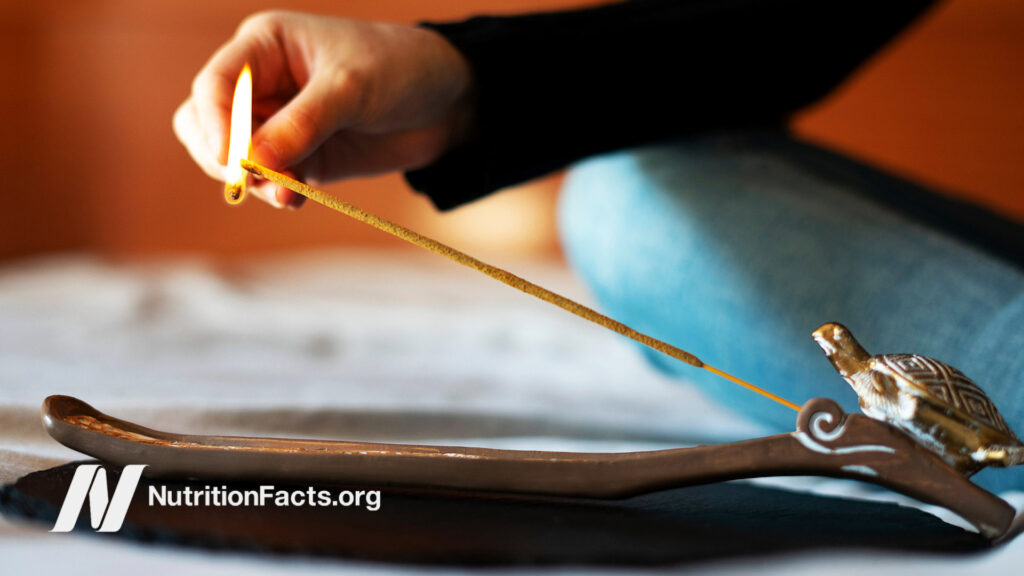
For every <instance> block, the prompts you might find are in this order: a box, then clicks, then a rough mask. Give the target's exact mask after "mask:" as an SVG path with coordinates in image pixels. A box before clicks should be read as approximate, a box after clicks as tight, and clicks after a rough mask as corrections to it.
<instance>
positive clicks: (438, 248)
mask: <svg viewBox="0 0 1024 576" xmlns="http://www.w3.org/2000/svg"><path fill="white" fill-rule="evenodd" d="M242 168H245V169H246V170H248V171H249V172H251V173H252V174H254V175H256V176H259V177H260V178H263V179H265V180H270V181H271V182H274V183H275V184H279V185H281V186H284V187H285V188H287V189H289V190H292V191H293V192H296V193H298V194H302V195H303V196H305V197H307V198H309V199H311V200H313V201H314V202H317V203H319V204H323V205H324V206H326V207H328V208H330V209H332V210H335V211H337V212H341V213H342V214H344V215H346V216H349V217H350V218H353V219H355V220H358V221H360V222H362V223H364V224H368V225H370V226H373V227H374V228H376V229H378V230H380V231H382V232H387V233H388V234H391V235H392V236H395V237H397V238H401V239H402V240H405V241H406V242H409V243H411V244H415V245H416V246H419V247H420V248H425V249H427V250H430V251H431V252H434V253H435V254H439V255H441V256H444V257H445V258H447V259H449V260H451V261H452V262H456V263H458V264H462V265H463V266H467V267H469V268H472V269H474V270H476V271H478V272H482V273H484V274H486V275H488V276H490V277H491V278H494V279H495V280H497V281H499V282H501V283H502V284H505V285H508V286H511V287H513V288H515V289H516V290H519V291H521V292H525V293H526V294H529V295H530V296H533V297H535V298H539V299H541V300H544V301H545V302H548V303H551V304H554V305H555V306H558V307H559V308H561V309H563V310H565V311H567V312H571V313H572V314H575V315H576V316H579V317H580V318H583V319H584V320H589V321H590V322H593V323H594V324H597V325H599V326H603V327H605V328H607V329H609V330H611V331H613V332H616V333H618V334H621V335H623V336H625V337H626V338H629V339H631V340H634V341H636V342H639V343H640V344H643V345H644V346H647V347H649V348H653V349H654V350H657V351H658V352H661V353H662V354H665V355H667V356H671V357H672V358H675V359H676V360H679V361H680V362H684V363H686V364H689V365H690V366H693V367H695V368H703V369H705V370H707V371H709V372H711V373H712V374H716V375H718V376H721V377H723V378H725V379H727V380H729V381H731V382H734V383H736V384H739V385H740V386H743V387H744V388H747V389H748V390H751V391H753V392H756V393H758V394H760V395H762V396H764V397H766V398H769V399H771V400H774V401H775V402H778V403H779V404H782V405H783V406H786V407H788V408H792V409H793V410H796V411H798V412H799V411H800V407H799V406H797V405H796V404H794V403H793V402H790V401H789V400H786V399H785V398H782V397H781V396H777V395H775V394H773V393H771V392H769V391H767V390H764V389H763V388H759V387H757V386H754V385H753V384H751V383H749V382H747V381H745V380H741V379H740V378H737V377H736V376H733V375H731V374H729V373H727V372H724V371H722V370H719V369H718V368H715V367H714V366H710V365H708V364H705V363H704V362H703V361H701V359H700V358H697V357H696V356H694V355H693V354H691V353H689V352H687V351H686V350H683V349H681V348H677V347H675V346H673V345H671V344H669V343H667V342H664V341H662V340H658V339H657V338H653V337H651V336H648V335H647V334H644V333H642V332H638V331H636V330H634V329H632V328H630V327H629V326H626V325H625V324H623V323H622V322H619V321H618V320H615V319H613V318H609V317H608V316H605V315H604V314H601V313H600V312H598V311H597V310H594V309H592V308H588V307H587V306H584V305H583V304H580V303H579V302H576V301H575V300H572V299H569V298H566V297H565V296H562V295H561V294H558V293H555V292H552V291H551V290H548V289H547V288H544V287H542V286H539V285H537V284H534V283H533V282H530V281H529V280H526V279H523V278H520V277H519V276H516V275H515V274H512V273H511V272H508V271H506V270H504V269H502V268H498V267H497V266H492V265H490V264H487V263H486V262H482V261H481V260H478V259H476V258H474V257H472V256H470V255H469V254H466V253H465V252H461V251H459V250H456V249H455V248H452V247H451V246H448V245H447V244H444V243H442V242H438V241H437V240H434V239H433V238H429V237H427V236H424V235H422V234H420V233H418V232H416V231H414V230H410V229H409V228H406V227H404V226H402V225H400V224H396V223H394V222H391V221H390V220H387V219H385V218H381V217H380V216H377V215H376V214H372V213H370V212H367V211H365V210H363V209H362V208H359V207H357V206H354V205H352V204H349V203H348V202H345V201H344V200H340V199H338V198H336V197H334V196H332V195H330V194H328V193H327V192H324V191H323V190H317V189H316V188H313V187H311V186H308V185H306V184H303V183H302V182H299V181H298V180H294V179H292V178H289V177H287V176H285V175H284V174H281V173H280V172H275V171H273V170H271V169H269V168H266V167H264V166H261V165H259V164H256V163H255V162H251V161H249V160H245V159H243V160H242Z"/></svg>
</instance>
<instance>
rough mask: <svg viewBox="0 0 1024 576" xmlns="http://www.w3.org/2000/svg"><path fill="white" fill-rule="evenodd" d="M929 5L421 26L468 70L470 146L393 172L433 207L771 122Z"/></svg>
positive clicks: (696, 3) (751, 2) (708, 10)
mask: <svg viewBox="0 0 1024 576" xmlns="http://www.w3.org/2000/svg"><path fill="white" fill-rule="evenodd" d="M930 4H931V0H898V1H897V0H888V1H884V0H883V1H872V0H634V1H632V2H625V3H621V4H611V5H605V6H599V7H595V8H588V9H582V10H573V11H565V12H552V13H543V14H531V15H525V16H512V17H477V18H472V19H470V20H466V21H464V22H458V23H445V24H426V26H429V27H431V28H433V29H434V30H436V31H438V32H439V33H441V34H442V35H443V36H445V37H446V38H447V39H448V40H449V41H450V42H451V43H452V44H453V45H454V46H455V47H456V48H457V49H459V50H460V51H461V52H462V54H463V55H464V56H465V57H466V58H467V60H468V61H469V63H470V65H471V67H472V70H473V73H474V76H475V81H476V89H477V98H478V100H477V125H476V130H475V137H474V138H473V139H472V140H471V141H470V142H467V143H466V144H464V145H463V146H461V147H460V148H458V149H456V150H452V151H450V152H449V153H448V154H446V155H445V156H444V157H443V158H441V159H440V160H439V161H437V162H435V163H434V164H432V165H430V166H427V167H426V168H423V169H420V170H416V171H412V172H409V173H407V174H406V178H407V180H408V181H409V183H410V184H411V185H412V187H413V188H415V189H416V190H418V191H420V192H423V193H425V194H427V195H428V196H429V197H430V198H431V199H432V200H433V201H434V203H435V205H437V206H438V207H439V208H442V209H445V208H450V207H453V206H457V205H459V204H462V203H464V202H468V201H470V200H474V199H476V198H478V197H480V196H483V195H485V194H488V193H490V192H492V191H494V190H497V189H500V188H503V187H506V186H509V185H512V184H516V183H518V182H522V181H525V180H529V179H531V178H533V177H536V176H539V175H541V174H544V173H547V172H551V171H553V170H556V169H558V168H561V167H563V166H566V165H567V164H570V163H572V162H573V161H575V160H578V159H580V158H583V157H586V156H589V155H592V154H595V153H599V152H604V151H608V150H614V149H617V148H623V147H628V146H632V145H636V144H640V143H643V142H649V141H654V140H658V139H662V138H666V137H669V136H673V135H677V134H684V133H688V132H699V131H703V130H710V129H721V128H737V127H748V126H765V125H778V124H780V123H781V122H783V121H784V119H785V118H786V116H787V115H788V114H790V113H792V112H793V111H795V110H798V109H800V108H802V107H804V106H806V105H807V104H809V103H811V102H813V101H814V100H816V99H818V98H820V97H822V96H823V95H825V94H826V93H827V92H828V91H829V90H831V89H832V88H833V87H835V86H836V85H837V84H838V83H839V82H840V81H841V80H842V79H843V78H844V77H845V76H847V74H849V73H850V72H851V71H852V70H853V69H854V68H856V67H857V66H858V65H859V64H860V63H861V62H863V61H864V60H865V59H866V58H867V57H868V56H870V55H871V54H872V53H873V52H875V51H876V50H877V49H878V48H879V47H880V46H882V45H883V44H884V43H885V42H886V41H887V40H888V39H890V38H891V37H892V36H894V35H895V34H896V33H897V32H899V31H900V30H901V29H902V28H904V27H905V26H906V25H907V24H908V22H910V21H911V20H912V19H913V18H914V17H915V16H917V15H918V14H920V13H921V12H922V11H924V10H925V8H927V7H928V6H929V5H930Z"/></svg>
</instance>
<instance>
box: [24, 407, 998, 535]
mask: <svg viewBox="0 0 1024 576" xmlns="http://www.w3.org/2000/svg"><path fill="white" fill-rule="evenodd" d="M42 416H43V423H44V425H45V428H46V431H47V432H48V433H49V434H50V436H52V437H53V438H54V439H56V440H57V441H58V442H60V443H61V444H64V445H65V446H67V447H69V448H72V449H74V450H77V451H79V452H82V453H84V454H88V455H90V456H93V457H95V458H98V459H100V460H102V461H104V462H107V463H110V464H113V465H116V466H125V465H127V464H146V465H147V468H146V471H145V474H146V475H147V476H149V477H152V478H201V479H203V480H231V481H242V480H273V481H290V482H307V483H311V482H327V483H339V484H360V485H369V486H380V487H385V486H405V487H415V488H455V489H464V490H479V491H490V492H512V493H527V494H546V495H561V496H575V497H586V498H622V497H626V496H631V495H635V494H641V493H645V492H653V491H657V490H664V489H669V488H675V487H681V486H691V485H699V484H709V483H713V482H721V481H726V480H737V479H743V478H758V477H768V476H808V475H812V476H829V477H835V478H849V479H854V480H860V481H864V482H869V483H872V484H877V485H879V486H883V487H886V488H889V489H891V490H894V491H896V492H899V493H902V494H905V495H907V496H910V497H912V498H915V499H917V500H919V501H922V502H926V503H929V504H936V505H938V506H942V507H943V508H946V509H948V510H950V511H952V512H954V513H956V514H957V515H959V516H961V517H962V518H963V519H965V520H966V521H968V522H970V523H971V524H972V525H973V526H975V527H976V528H977V529H978V531H979V532H980V533H981V534H982V535H984V536H985V537H986V538H989V539H990V540H993V541H995V540H999V539H1001V538H1002V537H1004V536H1006V535H1007V534H1008V533H1009V532H1010V529H1011V525H1012V524H1013V521H1014V513H1015V511H1014V509H1013V507H1011V506H1010V505H1009V504H1007V503H1006V502H1005V501H1003V500H1002V499H1000V498H998V497H997V496H995V495H993V494H991V493H989V492H987V491H985V490H983V489H982V488H980V487H978V486H976V485H975V484H973V483H972V482H971V481H970V480H968V479H967V478H965V477H964V476H963V475H962V474H960V473H959V472H957V471H956V470H955V469H953V468H952V467H950V466H949V465H948V464H946V463H945V462H943V461H942V460H941V459H940V458H938V457H937V456H936V455H934V454H933V453H931V452H929V451H928V450H926V449H924V448H922V447H921V446H920V445H918V444H917V443H916V442H915V441H914V440H913V439H911V438H910V437H909V436H907V435H906V434H904V433H903V432H901V431H899V430H898V429H896V428H894V427H893V426H890V425H888V424H886V423H883V422H879V421H877V420H872V419H870V418H868V417H866V416H862V415H859V414H846V413H844V412H843V410H842V409H841V408H840V407H839V405H838V404H836V403H835V402H834V401H832V400H829V399H826V398H814V399H812V400H810V401H808V402H807V403H806V404H804V406H803V407H802V408H801V410H800V412H799V415H798V417H797V423H796V430H795V431H793V432H790V433H788V434H779V435H775V436H769V437H765V438H757V439H752V440H746V441H742V442H735V443H729V444H719V445H711V446H697V447H693V448H676V449H670V450H655V451H645V452H622V453H577V452H539V451H525V450H496V449H488V448H466V447H454V446H424V445H415V444H379V443H364V442H345V441H324V440H293V439H282V438H247V437H233V436H201V435H191V434H174V433H169V432H161V431H158V430H153V429H150V428H145V427H143V426H140V425H138V424H134V423H131V422H128V421H125V420H121V419H118V418H115V417H112V416H108V415H106V414H103V413H102V412H99V411H98V410H96V409H95V408H93V407H92V406H90V405H88V404H86V403H85V402H82V401H81V400H78V399H76V398H72V397H69V396H50V397H49V398H47V399H46V400H45V402H44V403H43V407H42Z"/></svg>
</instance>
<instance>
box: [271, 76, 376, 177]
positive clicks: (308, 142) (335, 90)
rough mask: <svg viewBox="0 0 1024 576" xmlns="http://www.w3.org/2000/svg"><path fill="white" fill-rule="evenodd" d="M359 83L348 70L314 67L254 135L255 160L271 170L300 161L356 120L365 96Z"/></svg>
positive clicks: (290, 165)
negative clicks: (293, 93) (327, 70)
mask: <svg viewBox="0 0 1024 576" xmlns="http://www.w3.org/2000/svg"><path fill="white" fill-rule="evenodd" d="M360 84H361V83H360V82H359V80H358V79H357V77H356V75H355V74H353V73H351V72H349V71H346V70H332V71H330V72H325V71H319V72H317V71H314V73H313V75H312V76H311V78H310V80H309V82H308V83H307V84H306V85H305V86H304V87H303V88H302V90H300V91H299V93H298V94H297V95H296V96H295V97H294V98H293V99H292V100H291V101H290V102H288V103H287V104H286V105H285V106H284V107H283V108H281V109H280V110H279V111H278V112H277V113H276V114H274V115H272V116H271V117H270V118H268V119H267V121H266V122H265V123H264V124H263V126H261V127H260V128H259V129H258V130H257V131H256V133H255V134H254V135H253V153H252V158H253V160H254V161H256V162H258V163H260V164H263V165H264V166H267V167H268V168H270V169H272V170H281V169H283V168H288V167H292V166H295V165H298V164H299V163H301V162H302V161H303V160H305V159H306V158H307V157H308V156H309V155H310V154H311V153H312V152H313V151H315V150H316V149H317V148H319V147H320V145H321V144H323V143H324V142H325V141H326V140H327V139H328V138H330V136H331V135H332V134H334V133H335V132H337V131H339V130H342V129H344V128H345V127H346V126H348V125H350V124H352V123H353V122H354V121H355V120H356V118H357V116H358V114H359V109H360V106H361V101H362V99H363V96H364V94H363V88H362V87H361V85H360Z"/></svg>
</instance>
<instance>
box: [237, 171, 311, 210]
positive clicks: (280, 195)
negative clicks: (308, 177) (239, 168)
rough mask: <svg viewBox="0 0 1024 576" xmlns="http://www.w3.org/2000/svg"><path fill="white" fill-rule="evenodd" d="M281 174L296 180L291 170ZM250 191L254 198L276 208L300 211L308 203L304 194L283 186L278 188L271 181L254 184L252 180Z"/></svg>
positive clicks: (258, 181) (259, 181)
mask: <svg viewBox="0 0 1024 576" xmlns="http://www.w3.org/2000/svg"><path fill="white" fill-rule="evenodd" d="M281 173H282V174H284V175H285V176H288V177H289V178H296V176H295V174H293V173H292V172H291V171H289V170H284V171H282V172H281ZM248 190H249V192H250V193H252V194H253V195H254V196H256V197H257V198H259V199H260V200H263V201H264V202H266V203H267V204H270V205H271V206H273V207H275V208H288V209H290V210H298V209H299V208H301V207H302V205H303V204H305V203H306V197H305V196H303V195H302V194H297V193H295V192H293V191H291V190H289V189H287V188H285V187H283V186H278V185H277V184H275V183H273V182H271V181H269V180H259V179H257V180H255V182H254V181H253V180H252V179H250V180H249V188H248Z"/></svg>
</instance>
